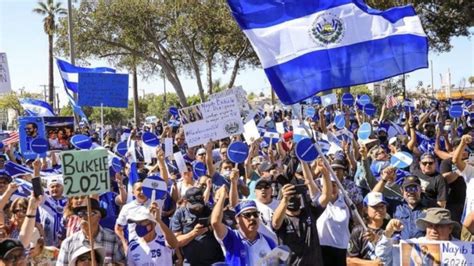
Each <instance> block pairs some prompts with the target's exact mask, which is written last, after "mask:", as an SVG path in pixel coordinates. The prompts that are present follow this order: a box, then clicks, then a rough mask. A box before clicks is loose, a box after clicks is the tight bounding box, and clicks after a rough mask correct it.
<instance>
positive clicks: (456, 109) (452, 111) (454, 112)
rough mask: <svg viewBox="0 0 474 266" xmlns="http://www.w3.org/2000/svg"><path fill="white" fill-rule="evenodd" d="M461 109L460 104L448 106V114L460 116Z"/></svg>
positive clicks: (455, 116) (454, 116)
mask: <svg viewBox="0 0 474 266" xmlns="http://www.w3.org/2000/svg"><path fill="white" fill-rule="evenodd" d="M462 113H463V109H462V106H459V105H454V106H451V108H449V115H450V116H451V117H453V118H460V117H461V116H462Z"/></svg>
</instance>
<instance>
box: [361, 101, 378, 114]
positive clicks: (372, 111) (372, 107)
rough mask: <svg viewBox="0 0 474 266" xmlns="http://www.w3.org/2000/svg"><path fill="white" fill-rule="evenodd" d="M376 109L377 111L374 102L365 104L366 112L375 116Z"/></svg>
mask: <svg viewBox="0 0 474 266" xmlns="http://www.w3.org/2000/svg"><path fill="white" fill-rule="evenodd" d="M375 111H377V108H376V107H375V105H373V104H372V103H368V104H366V105H364V113H365V114H366V115H368V116H373V115H374V114H375Z"/></svg>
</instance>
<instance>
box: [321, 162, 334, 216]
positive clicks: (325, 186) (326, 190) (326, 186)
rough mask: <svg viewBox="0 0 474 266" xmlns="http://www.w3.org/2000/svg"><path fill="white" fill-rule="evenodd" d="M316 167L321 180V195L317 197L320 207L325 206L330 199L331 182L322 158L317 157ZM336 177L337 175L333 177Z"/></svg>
mask: <svg viewBox="0 0 474 266" xmlns="http://www.w3.org/2000/svg"><path fill="white" fill-rule="evenodd" d="M318 168H319V172H321V173H322V176H321V181H322V193H321V196H320V197H319V199H318V200H319V205H321V206H322V207H326V206H327V205H328V203H329V201H330V200H331V195H332V183H331V178H330V175H329V171H328V170H327V169H326V167H325V166H324V163H323V160H322V159H319V160H318ZM334 178H337V177H334Z"/></svg>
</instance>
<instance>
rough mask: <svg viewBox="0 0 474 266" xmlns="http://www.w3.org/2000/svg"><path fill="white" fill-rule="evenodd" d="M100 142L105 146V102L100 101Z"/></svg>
mask: <svg viewBox="0 0 474 266" xmlns="http://www.w3.org/2000/svg"><path fill="white" fill-rule="evenodd" d="M100 144H102V146H104V104H103V103H100Z"/></svg>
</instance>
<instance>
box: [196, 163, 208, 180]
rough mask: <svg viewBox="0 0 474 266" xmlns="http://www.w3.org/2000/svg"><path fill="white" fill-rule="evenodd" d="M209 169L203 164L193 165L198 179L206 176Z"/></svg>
mask: <svg viewBox="0 0 474 266" xmlns="http://www.w3.org/2000/svg"><path fill="white" fill-rule="evenodd" d="M206 173H207V167H206V165H205V164H204V163H203V162H200V161H195V162H194V164H193V174H194V178H195V179H198V178H199V177H201V176H203V175H206Z"/></svg>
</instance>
